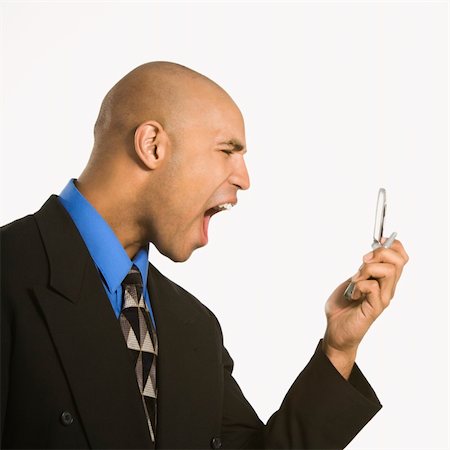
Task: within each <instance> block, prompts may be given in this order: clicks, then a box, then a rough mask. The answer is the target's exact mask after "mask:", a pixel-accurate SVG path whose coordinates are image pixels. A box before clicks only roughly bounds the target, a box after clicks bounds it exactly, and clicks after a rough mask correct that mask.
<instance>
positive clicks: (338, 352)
mask: <svg viewBox="0 0 450 450" xmlns="http://www.w3.org/2000/svg"><path fill="white" fill-rule="evenodd" d="M357 350H358V347H349V348H346V349H339V348H336V347H333V346H332V345H331V344H330V343H329V342H328V340H327V339H326V337H324V338H323V340H322V351H323V352H324V353H325V355H326V356H327V358H328V359H329V360H330V362H331V364H333V366H334V367H335V368H336V370H337V371H338V372H339V373H340V374H341V375H342V377H343V378H345V379H346V380H348V378H349V377H350V374H351V372H352V369H353V366H354V365H355V360H356V353H357Z"/></svg>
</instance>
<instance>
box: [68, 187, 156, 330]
mask: <svg viewBox="0 0 450 450" xmlns="http://www.w3.org/2000/svg"><path fill="white" fill-rule="evenodd" d="M74 181H75V179H71V180H70V181H69V183H68V184H67V186H66V187H65V188H64V189H63V191H62V192H61V194H60V195H59V201H60V202H61V203H62V205H63V206H64V208H66V210H67V212H68V213H69V214H70V217H71V218H72V220H73V221H74V223H75V225H76V227H77V228H78V231H79V232H80V234H81V237H82V238H83V240H84V243H85V244H86V247H87V248H88V250H89V253H90V254H91V257H92V259H93V260H94V263H95V265H96V266H97V269H98V271H99V272H100V274H101V279H102V283H103V286H104V288H105V291H106V294H107V295H108V298H109V300H110V302H111V306H112V308H113V310H114V313H115V314H116V317H117V318H119V315H120V311H121V309H122V296H123V294H122V281H123V280H124V278H125V277H126V275H127V274H128V272H129V271H130V269H131V267H132V265H133V264H135V265H136V266H137V268H138V269H139V271H140V272H141V275H142V281H143V286H144V299H145V302H146V303H147V307H148V310H149V311H150V317H151V318H152V321H153V324H154V323H155V320H154V317H153V312H152V308H151V305H150V298H149V295H148V290H147V273H148V246H147V247H146V248H141V249H140V250H139V251H138V253H137V254H136V256H135V257H134V258H133V260H131V259H130V258H129V256H128V255H127V252H126V251H125V249H124V248H123V247H122V244H121V243H120V242H119V240H118V239H117V236H116V235H115V234H114V231H113V230H112V229H111V227H110V226H109V225H108V224H107V223H106V221H105V219H103V217H102V216H101V215H100V214H99V213H98V212H97V210H96V209H95V208H94V207H93V206H92V205H91V204H90V203H89V202H88V201H87V199H86V198H85V197H84V196H83V195H82V194H81V192H80V191H79V190H78V189H77V188H76V186H75V183H74Z"/></svg>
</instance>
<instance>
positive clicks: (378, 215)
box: [344, 188, 397, 300]
mask: <svg viewBox="0 0 450 450" xmlns="http://www.w3.org/2000/svg"><path fill="white" fill-rule="evenodd" d="M386 206H387V202H386V189H384V188H380V189H379V190H378V198H377V207H376V210H375V225H374V227H373V242H372V250H375V249H376V248H380V247H384V248H389V247H390V246H391V245H392V244H393V243H394V241H395V238H396V236H397V233H395V232H394V233H392V234H391V235H390V236H389V237H388V238H387V239H386V240H385V241H384V243H381V238H382V237H383V230H384V219H385V217H386ZM354 289H355V283H353V282H351V283H350V284H349V285H348V286H347V289H345V291H344V297H346V298H347V299H348V300H351V297H352V294H353V290H354Z"/></svg>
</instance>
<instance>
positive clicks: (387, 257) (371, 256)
mask: <svg viewBox="0 0 450 450" xmlns="http://www.w3.org/2000/svg"><path fill="white" fill-rule="evenodd" d="M363 261H364V262H365V263H380V262H382V263H389V264H393V265H394V266H395V268H396V281H398V279H399V278H400V275H401V274H402V271H403V267H404V266H405V264H406V262H405V260H404V259H403V257H402V256H401V255H400V254H399V253H398V252H397V251H395V250H392V249H390V248H382V247H381V248H378V249H376V250H374V251H373V252H370V253H367V255H364V257H363Z"/></svg>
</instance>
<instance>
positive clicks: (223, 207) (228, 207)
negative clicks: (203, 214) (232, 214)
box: [217, 203, 233, 210]
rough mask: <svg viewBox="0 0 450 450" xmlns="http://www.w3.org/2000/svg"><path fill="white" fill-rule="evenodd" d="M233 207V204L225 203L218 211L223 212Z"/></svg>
mask: <svg viewBox="0 0 450 450" xmlns="http://www.w3.org/2000/svg"><path fill="white" fill-rule="evenodd" d="M232 207H233V205H232V204H231V203H224V204H223V205H219V206H217V209H219V210H223V209H231V208H232Z"/></svg>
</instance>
